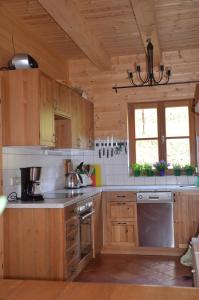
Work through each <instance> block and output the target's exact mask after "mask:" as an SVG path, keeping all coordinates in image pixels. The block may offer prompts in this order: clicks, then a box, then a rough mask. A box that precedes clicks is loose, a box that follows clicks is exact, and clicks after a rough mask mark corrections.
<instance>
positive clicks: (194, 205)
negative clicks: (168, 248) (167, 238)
mask: <svg viewBox="0 0 199 300" xmlns="http://www.w3.org/2000/svg"><path fill="white" fill-rule="evenodd" d="M174 197H175V198H174V199H175V202H174V231H175V244H176V247H177V248H187V246H188V243H189V241H190V239H191V238H192V237H193V236H194V235H195V234H196V232H197V229H198V226H199V193H198V192H181V193H175V196H174Z"/></svg>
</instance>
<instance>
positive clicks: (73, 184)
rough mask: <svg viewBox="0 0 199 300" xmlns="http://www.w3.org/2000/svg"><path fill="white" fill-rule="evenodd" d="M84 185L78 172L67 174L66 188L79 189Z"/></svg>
mask: <svg viewBox="0 0 199 300" xmlns="http://www.w3.org/2000/svg"><path fill="white" fill-rule="evenodd" d="M81 185H82V178H81V175H80V174H78V173H76V172H69V173H68V174H66V188H67V189H78V188H80V187H81Z"/></svg>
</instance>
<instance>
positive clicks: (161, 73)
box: [153, 71, 163, 84]
mask: <svg viewBox="0 0 199 300" xmlns="http://www.w3.org/2000/svg"><path fill="white" fill-rule="evenodd" d="M162 79H163V72H162V71H161V72H159V78H158V79H156V78H155V76H154V74H153V80H154V82H155V83H156V84H158V83H160V81H162Z"/></svg>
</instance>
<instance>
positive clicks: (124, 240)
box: [108, 221, 137, 247]
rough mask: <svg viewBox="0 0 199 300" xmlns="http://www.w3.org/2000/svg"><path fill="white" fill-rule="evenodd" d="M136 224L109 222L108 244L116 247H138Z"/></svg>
mask: <svg viewBox="0 0 199 300" xmlns="http://www.w3.org/2000/svg"><path fill="white" fill-rule="evenodd" d="M136 231H137V226H136V224H135V222H123V221H120V222H117V221H109V222H108V243H110V244H111V245H114V246H132V247H135V246H137V232H136Z"/></svg>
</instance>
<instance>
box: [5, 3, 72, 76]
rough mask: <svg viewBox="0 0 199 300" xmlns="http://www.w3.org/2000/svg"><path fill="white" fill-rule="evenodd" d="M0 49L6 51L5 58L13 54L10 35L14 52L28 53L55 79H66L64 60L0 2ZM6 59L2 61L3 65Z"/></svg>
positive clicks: (66, 71) (66, 69)
mask: <svg viewBox="0 0 199 300" xmlns="http://www.w3.org/2000/svg"><path fill="white" fill-rule="evenodd" d="M0 12H1V19H0V45H1V46H0V49H2V50H3V53H7V55H6V58H11V57H12V56H13V54H14V53H13V45H12V37H13V40H14V48H15V51H16V53H17V52H18V53H28V54H30V55H31V56H33V57H34V58H35V59H36V60H37V61H38V63H39V67H40V69H41V70H43V71H44V72H45V73H47V74H48V75H49V76H52V77H53V78H55V79H65V80H67V79H68V68H67V63H66V61H65V60H63V59H61V58H60V57H59V54H58V53H57V52H55V53H54V51H52V50H51V49H50V48H49V46H47V45H46V44H45V43H44V42H43V40H42V39H41V38H39V37H38V36H37V35H35V33H33V31H31V29H30V28H29V27H28V26H27V25H26V24H25V23H24V22H23V21H22V20H21V19H20V18H19V17H17V16H16V14H15V13H14V12H13V11H12V10H9V9H7V8H6V6H4V4H3V2H2V1H1V4H0ZM0 51H1V50H0ZM5 64H7V61H6V60H5V61H4V65H5Z"/></svg>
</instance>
